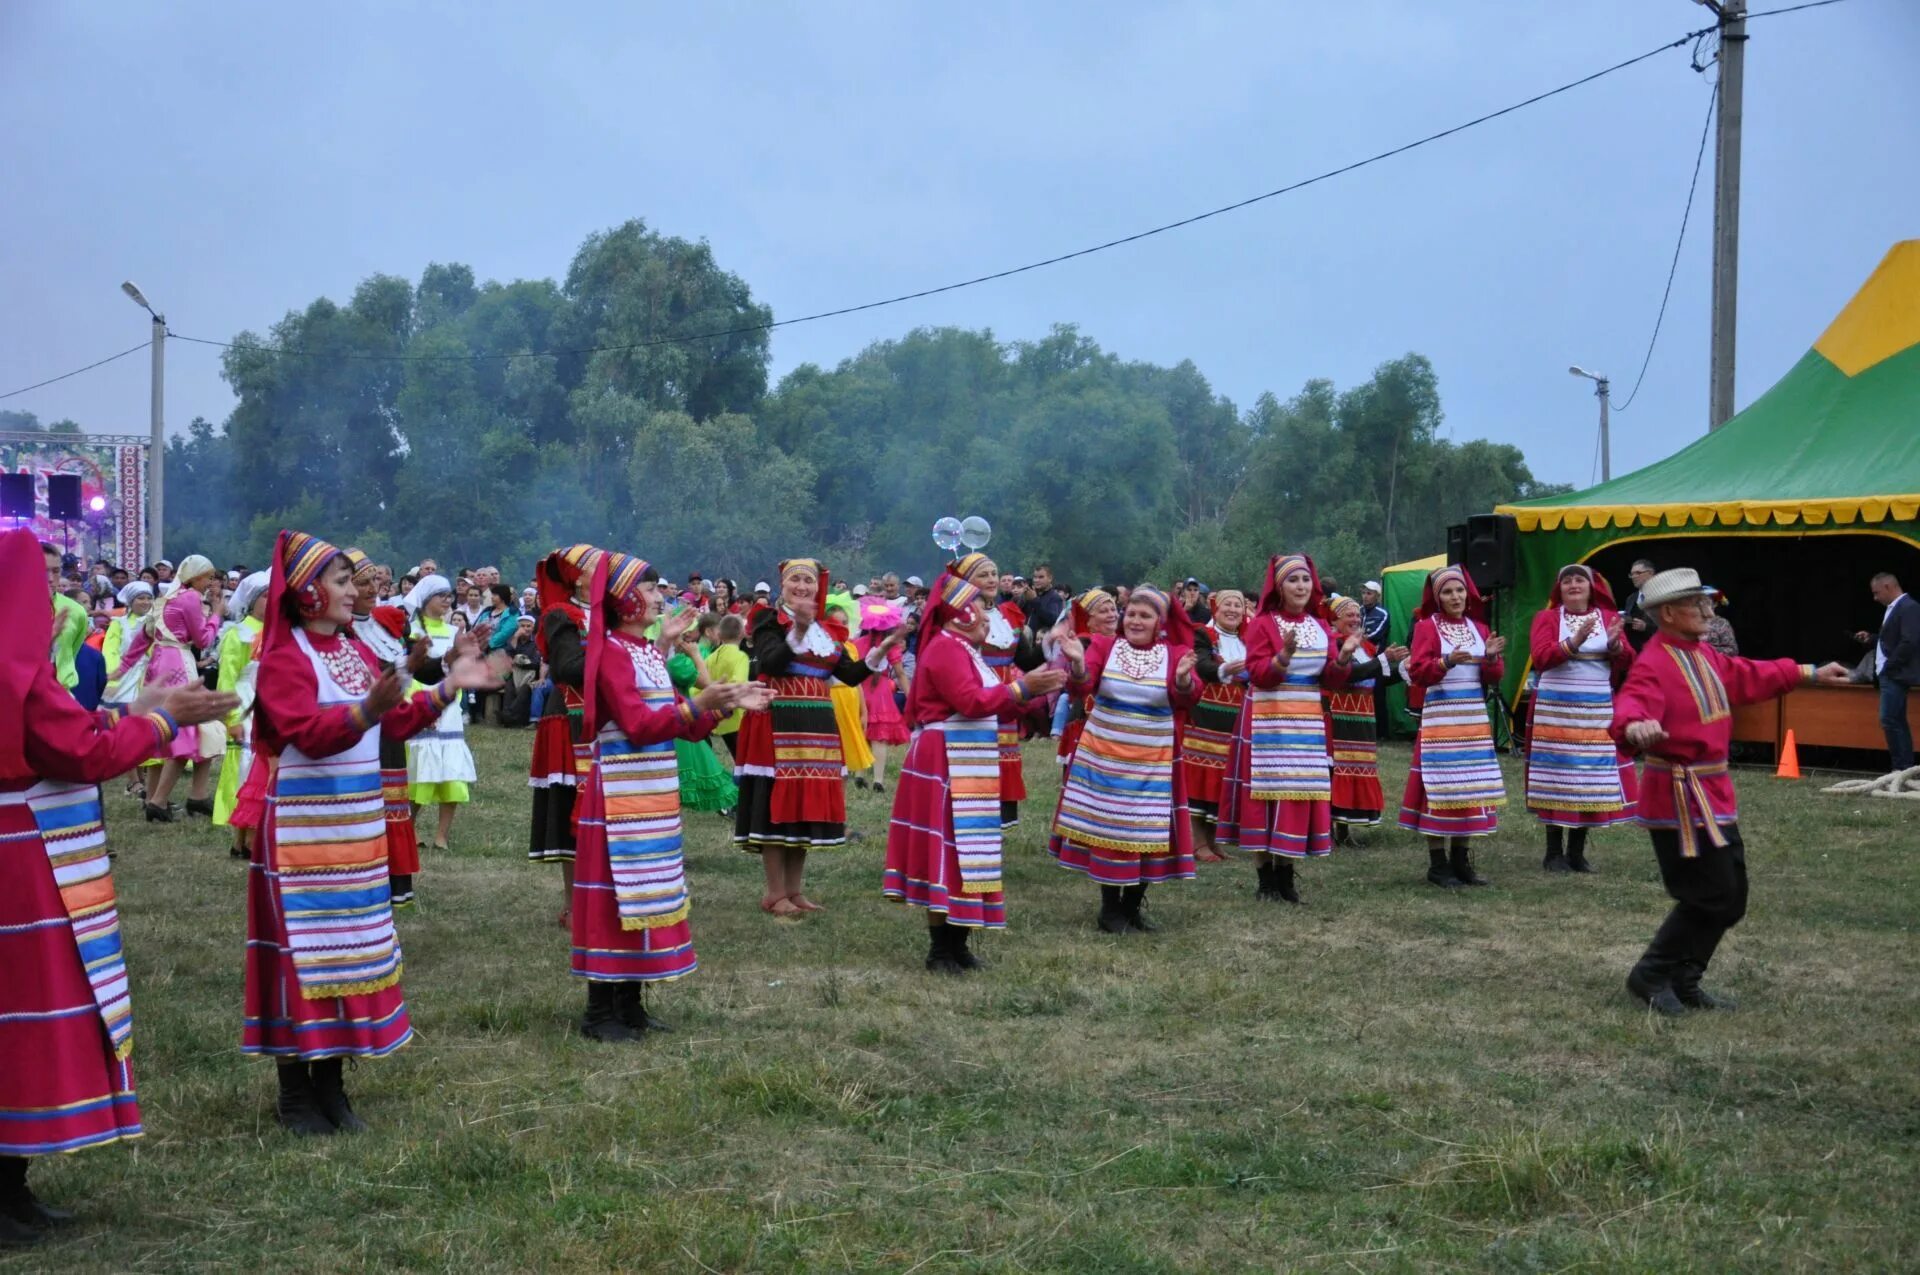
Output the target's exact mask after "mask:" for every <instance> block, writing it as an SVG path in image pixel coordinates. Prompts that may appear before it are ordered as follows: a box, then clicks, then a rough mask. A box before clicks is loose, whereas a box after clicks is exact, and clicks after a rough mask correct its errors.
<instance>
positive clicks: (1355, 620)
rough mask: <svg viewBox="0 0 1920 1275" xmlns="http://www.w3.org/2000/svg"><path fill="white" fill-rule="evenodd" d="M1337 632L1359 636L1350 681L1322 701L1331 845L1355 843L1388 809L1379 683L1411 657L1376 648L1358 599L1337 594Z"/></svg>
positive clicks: (1324, 695)
mask: <svg viewBox="0 0 1920 1275" xmlns="http://www.w3.org/2000/svg"><path fill="white" fill-rule="evenodd" d="M1328 611H1329V613H1330V614H1331V615H1332V617H1333V631H1334V632H1335V633H1337V634H1339V635H1340V639H1341V641H1342V643H1344V642H1345V640H1346V639H1347V638H1350V637H1358V638H1359V639H1360V649H1359V650H1357V651H1355V652H1354V659H1353V665H1352V667H1351V668H1349V669H1348V670H1347V684H1346V685H1345V686H1342V687H1339V688H1337V689H1336V688H1332V687H1329V688H1327V689H1326V690H1325V691H1323V693H1322V695H1321V699H1322V701H1323V702H1324V704H1325V705H1326V710H1327V742H1328V747H1329V750H1330V751H1331V752H1332V754H1333V844H1334V845H1336V846H1346V845H1352V844H1353V830H1354V829H1355V828H1373V827H1377V826H1378V825H1379V823H1380V816H1381V814H1382V813H1383V812H1384V811H1385V810H1386V808H1387V796H1386V794H1385V793H1384V792H1382V791H1381V790H1380V736H1379V733H1378V731H1377V729H1376V725H1375V720H1374V711H1373V694H1374V686H1375V683H1376V682H1377V681H1378V680H1379V679H1380V678H1381V677H1384V676H1386V675H1387V674H1388V673H1390V672H1392V670H1393V669H1395V668H1397V667H1398V666H1399V664H1400V662H1401V661H1403V660H1405V659H1406V658H1407V648H1406V647H1404V646H1390V647H1388V648H1387V649H1386V650H1384V651H1376V650H1374V649H1373V643H1371V642H1369V641H1367V639H1366V629H1365V612H1364V610H1363V609H1362V608H1361V606H1360V600H1359V599H1358V598H1339V599H1337V600H1336V601H1335V602H1334V603H1333V605H1332V606H1331V607H1329V608H1328Z"/></svg>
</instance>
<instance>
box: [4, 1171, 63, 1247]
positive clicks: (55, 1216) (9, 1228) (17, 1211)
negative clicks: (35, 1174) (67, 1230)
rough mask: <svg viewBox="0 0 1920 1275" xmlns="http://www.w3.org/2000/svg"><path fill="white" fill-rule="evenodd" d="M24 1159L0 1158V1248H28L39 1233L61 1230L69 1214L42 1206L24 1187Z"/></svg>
mask: <svg viewBox="0 0 1920 1275" xmlns="http://www.w3.org/2000/svg"><path fill="white" fill-rule="evenodd" d="M30 1164H31V1161H29V1160H28V1159H27V1157H26V1156H21V1155H7V1156H0V1244H32V1243H35V1242H36V1241H37V1240H38V1239H39V1238H40V1233H41V1232H43V1231H46V1230H48V1229H50V1228H52V1227H56V1226H65V1225H66V1224H67V1223H68V1222H71V1221H73V1214H71V1213H69V1212H68V1211H67V1210H65V1209H56V1208H54V1207H52V1206H51V1205H48V1204H44V1203H42V1202H41V1201H40V1199H39V1198H38V1197H37V1196H35V1195H34V1193H33V1188H32V1187H30V1186H28V1185H27V1168H28V1166H29V1165H30Z"/></svg>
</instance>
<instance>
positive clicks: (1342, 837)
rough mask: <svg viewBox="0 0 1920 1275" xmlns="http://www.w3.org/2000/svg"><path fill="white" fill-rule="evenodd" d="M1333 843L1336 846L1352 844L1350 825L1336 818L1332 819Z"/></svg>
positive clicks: (1351, 828)
mask: <svg viewBox="0 0 1920 1275" xmlns="http://www.w3.org/2000/svg"><path fill="white" fill-rule="evenodd" d="M1333 844H1334V845H1336V846H1350V845H1352V844H1353V827H1352V825H1350V824H1348V823H1345V822H1343V821H1341V820H1338V819H1336V820H1334V821H1333Z"/></svg>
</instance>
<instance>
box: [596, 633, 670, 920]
mask: <svg viewBox="0 0 1920 1275" xmlns="http://www.w3.org/2000/svg"><path fill="white" fill-rule="evenodd" d="M615 645H617V646H619V647H620V648H621V649H623V650H625V651H626V653H627V655H628V656H629V657H630V658H631V659H632V661H633V684H634V687H635V689H636V690H638V691H639V693H640V698H641V700H642V701H643V702H644V703H645V704H646V706H647V707H648V708H650V709H655V710H658V709H662V708H672V707H673V703H674V694H673V682H672V680H671V679H670V678H669V677H668V676H667V666H666V663H665V661H663V660H662V659H661V658H660V653H659V652H658V651H656V650H654V648H653V644H652V643H647V644H645V645H637V644H634V643H630V642H616V643H615ZM594 757H595V762H596V764H597V765H598V766H599V769H600V793H601V798H602V803H603V806H604V809H605V812H606V834H607V866H608V874H609V875H610V876H611V877H612V878H613V893H614V898H615V899H616V900H617V901H618V904H619V908H620V928H621V929H623V930H651V929H657V928H659V927H661V926H665V925H673V924H674V923H676V922H679V921H684V920H686V919H687V913H688V911H689V909H690V907H691V900H690V899H689V897H688V895H687V869H686V859H685V856H684V853H683V849H684V848H683V845H682V838H681V825H680V764H679V760H678V755H677V754H676V753H675V752H674V750H673V741H672V740H671V739H667V740H662V741H661V742H660V743H657V744H635V743H634V742H632V741H631V740H629V739H628V738H627V737H626V735H625V734H624V733H623V732H622V731H621V730H620V727H619V726H618V725H617V724H615V723H614V722H613V721H611V720H609V721H607V722H606V723H604V724H603V725H602V726H601V727H600V731H599V735H598V737H597V738H596V739H595V741H594Z"/></svg>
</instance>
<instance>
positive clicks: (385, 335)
mask: <svg viewBox="0 0 1920 1275" xmlns="http://www.w3.org/2000/svg"><path fill="white" fill-rule="evenodd" d="M773 318H774V316H773V314H772V311H771V310H770V309H768V308H767V307H766V306H764V305H761V304H759V303H757V302H756V301H754V299H753V296H752V293H751V290H750V289H749V288H748V286H747V284H746V282H745V281H744V280H742V279H740V278H739V277H738V276H736V275H734V274H731V273H729V272H728V271H726V270H724V269H723V268H722V267H721V266H720V265H719V264H718V263H717V262H716V261H715V259H714V256H713V252H712V250H711V249H710V248H709V247H708V245H706V244H705V243H694V242H689V241H687V240H684V239H678V238H672V237H668V236H663V235H661V234H659V233H657V232H655V231H653V230H650V229H649V228H648V227H647V226H646V225H645V224H644V223H642V222H640V221H637V220H635V221H630V222H627V223H626V224H624V225H622V226H619V227H616V228H614V229H612V230H609V231H606V232H604V233H600V234H595V235H592V236H590V237H589V238H588V239H587V240H586V242H585V243H583V244H582V245H581V247H580V249H579V251H578V252H577V253H576V254H575V256H574V259H573V262H572V265H571V266H570V267H569V268H568V270H567V274H566V277H565V279H564V280H562V281H560V282H557V283H556V282H554V281H553V280H546V279H542V280H518V281H515V282H513V283H508V284H501V283H495V282H487V283H478V282H476V280H475V277H474V273H473V271H472V269H471V268H469V267H467V266H465V265H458V264H441V263H434V264H430V265H428V266H427V267H426V269H425V270H424V271H422V272H421V275H420V280H419V282H418V284H417V285H416V284H412V283H409V282H408V281H407V280H405V279H402V278H399V277H396V276H392V275H375V276H373V277H371V278H369V279H366V280H365V281H363V282H362V283H361V284H360V286H359V287H358V288H357V289H356V290H355V291H354V294H353V296H352V298H351V299H350V300H349V301H348V302H347V303H346V304H345V305H340V304H338V303H336V302H334V301H331V300H328V299H325V298H321V299H319V300H316V301H313V302H311V303H310V304H308V305H307V306H306V308H305V309H303V310H298V311H293V312H290V313H288V314H287V315H286V317H285V318H283V319H282V320H281V321H280V322H278V323H276V324H275V325H274V326H273V327H272V328H271V329H270V330H269V331H267V332H265V333H253V332H243V333H240V334H239V335H237V336H236V337H235V338H234V342H235V345H236V346H240V347H245V346H266V347H271V350H269V349H246V348H236V349H230V350H227V351H225V352H224V355H223V358H224V375H225V377H226V379H227V381H228V382H229V384H231V385H232V387H233V389H234V392H235V394H236V395H237V396H238V398H239V403H238V405H237V406H236V407H235V408H234V410H233V412H232V413H231V415H229V416H228V418H227V420H226V421H225V422H224V423H223V424H221V425H214V424H212V423H211V422H208V421H206V420H203V419H198V418H196V419H195V420H194V421H193V423H192V425H191V426H190V428H189V429H188V431H187V433H186V435H185V436H184V437H176V438H174V439H173V440H171V441H170V443H169V445H168V449H167V482H168V493H167V496H168V498H167V513H168V527H167V542H168V544H169V546H178V547H179V548H180V550H181V551H182V552H186V551H194V552H201V553H207V554H209V555H211V556H212V557H213V558H214V559H215V560H216V561H223V562H224V561H247V562H260V561H264V560H265V558H266V556H267V552H268V548H269V546H270V544H271V542H272V537H273V535H274V533H275V532H276V531H277V530H278V529H279V528H281V527H283V526H289V527H299V528H303V529H307V530H311V531H313V532H315V533H316V534H320V535H324V536H326V537H327V538H328V539H331V540H334V541H336V542H337V543H342V544H346V543H352V544H358V545H361V546H362V547H364V548H366V549H367V550H368V552H369V553H371V554H373V555H374V557H376V558H377V559H381V560H385V561H390V562H392V563H394V564H396V565H397V566H402V565H405V564H410V563H412V562H415V561H418V560H419V559H420V558H421V557H423V556H427V555H432V556H434V557H436V558H438V560H439V561H440V562H441V564H442V565H443V566H447V567H452V566H458V565H479V564H481V563H495V564H499V565H501V566H502V567H503V568H504V569H506V570H507V571H508V573H509V574H510V575H512V576H515V577H524V576H525V574H526V569H527V564H529V563H531V562H532V560H533V559H534V558H535V557H537V556H538V555H540V554H543V553H545V552H546V551H548V550H549V549H551V548H552V547H553V546H554V545H556V544H567V543H572V542H574V541H578V540H587V541H593V542H596V543H600V544H604V545H607V546H610V547H618V548H625V549H631V550H633V551H635V552H638V553H640V554H643V555H644V556H646V557H648V558H650V559H651V560H653V561H654V562H656V563H658V564H659V565H660V566H661V568H662V570H663V572H664V573H666V574H667V575H668V576H669V577H675V576H680V575H683V574H684V573H685V572H687V571H689V570H693V569H700V570H704V571H706V572H708V573H710V574H715V573H717V574H721V575H731V576H734V577H736V578H739V579H742V580H752V579H757V578H762V577H767V576H770V575H771V574H772V572H773V564H774V563H775V561H777V560H778V559H779V558H781V557H786V556H792V555H797V554H810V555H819V556H823V557H824V558H825V559H826V560H827V562H828V564H829V566H830V567H831V568H832V570H833V571H834V572H835V573H836V574H837V575H840V576H842V577H843V578H855V577H859V578H864V577H865V576H866V575H868V574H871V573H873V572H877V571H880V570H885V569H894V570H899V571H901V572H902V573H905V572H908V571H919V572H921V573H922V574H925V573H926V572H928V571H929V570H931V569H933V568H934V567H936V566H937V565H938V561H939V551H938V550H937V549H935V548H934V546H933V544H932V541H931V540H930V538H929V535H928V531H929V528H930V527H931V525H932V523H933V521H934V519H935V518H937V517H939V516H941V515H943V514H953V515H956V516H958V515H965V514H972V513H978V514H981V515H982V516H984V517H986V518H987V519H988V520H989V521H990V522H992V524H993V527H994V538H993V545H992V547H991V551H992V552H994V553H995V554H996V555H998V556H1000V558H1001V561H1002V562H1004V563H1006V564H1008V566H1009V567H1010V568H1018V569H1022V570H1024V569H1026V568H1028V567H1030V566H1031V565H1032V564H1034V563H1036V562H1040V561H1048V562H1051V563H1052V564H1053V566H1054V569H1055V573H1056V575H1057V576H1059V577H1060V578H1061V579H1063V580H1066V581H1069V582H1071V583H1074V584H1076V585H1084V584H1091V583H1095V582H1107V583H1130V582H1132V581H1135V580H1137V579H1144V578H1156V579H1165V578H1167V577H1169V576H1185V575H1188V574H1193V575H1197V576H1200V577H1201V578H1202V579H1205V580H1207V581H1208V582H1209V583H1219V584H1228V583H1233V584H1239V585H1242V586H1243V587H1253V586H1255V585H1257V584H1258V582H1259V578H1260V571H1261V568H1262V566H1263V564H1264V563H1265V561H1266V558H1267V556H1268V555H1269V554H1271V553H1273V552H1275V551H1276V550H1279V549H1282V548H1285V549H1288V550H1304V551H1306V552H1308V553H1311V554H1313V555H1314V557H1315V559H1316V560H1317V561H1318V562H1319V563H1320V564H1321V566H1322V568H1323V569H1324V570H1329V571H1333V572H1336V573H1338V575H1339V576H1340V578H1341V580H1342V581H1344V582H1346V583H1348V584H1352V583H1355V582H1357V581H1358V580H1359V579H1361V578H1363V577H1364V576H1366V575H1369V574H1372V573H1373V572H1375V571H1376V570H1378V568H1379V567H1380V566H1381V565H1382V564H1384V563H1387V562H1392V561H1397V560H1399V559H1401V558H1405V557H1411V556H1415V555H1418V554H1424V553H1430V552H1434V551H1436V550H1437V549H1439V548H1441V547H1442V546H1443V545H1444V534H1445V528H1446V526H1447V525H1448V524H1449V523H1453V522H1459V521H1461V520H1463V519H1464V518H1465V517H1466V515H1468V514H1469V513H1478V512H1484V511H1485V510H1487V509H1490V508H1491V507H1492V506H1493V505H1494V504H1496V503H1499V502H1501V501H1506V500H1513V499H1519V498H1525V497H1527V496H1531V495H1539V494H1545V493H1546V492H1548V491H1551V490H1558V489H1556V488H1549V487H1546V486H1543V485H1540V484H1537V483H1535V482H1534V480H1533V477H1532V475H1531V473H1530V472H1529V471H1528V469H1527V465H1526V461H1525V458H1524V457H1523V456H1522V455H1521V453H1520V451H1519V450H1518V449H1517V448H1514V447H1511V446H1507V445H1504V444H1495V443H1489V442H1485V441H1477V440H1476V441H1472V442H1465V443H1456V442H1453V441H1451V440H1449V439H1445V438H1442V437H1440V432H1441V425H1442V421H1443V416H1442V413H1441V408H1440V394H1439V386H1438V381H1437V378H1436V377H1435V375H1434V371H1433V368H1432V366H1431V365H1430V364H1429V363H1428V362H1427V360H1426V359H1425V358H1423V357H1422V356H1420V355H1418V354H1408V355H1405V356H1403V357H1401V358H1397V359H1393V360H1391V361H1389V362H1386V363H1383V364H1382V365H1381V366H1380V367H1379V368H1378V369H1377V370H1376V371H1375V373H1374V375H1373V377H1372V379H1370V380H1369V381H1367V382H1366V383H1364V384H1361V385H1356V386H1353V387H1351V388H1349V389H1346V390H1344V391H1342V390H1336V388H1335V387H1334V386H1333V385H1332V384H1331V383H1330V382H1327V381H1323V380H1315V381H1311V382H1309V383H1308V384H1307V385H1306V386H1305V387H1304V388H1302V389H1301V390H1300V391H1299V393H1297V394H1296V395H1294V396H1293V397H1292V398H1290V399H1288V400H1286V401H1284V402H1283V401H1281V400H1279V399H1278V398H1276V397H1275V396H1274V395H1272V394H1264V395H1262V396H1261V397H1260V399H1259V400H1258V401H1257V402H1255V403H1254V404H1253V405H1252V407H1251V408H1249V409H1246V410H1244V411H1242V410H1240V409H1239V408H1237V407H1236V406H1235V405H1234V404H1233V403H1232V402H1230V401H1229V400H1227V399H1226V398H1224V397H1221V396H1219V395H1216V394H1215V393H1214V392H1213V390H1212V388H1211V387H1210V386H1209V384H1208V383H1207V379H1206V377H1205V376H1204V375H1203V374H1202V373H1201V372H1200V370H1199V369H1198V368H1197V367H1195V366H1194V364H1193V363H1192V362H1191V361H1188V362H1183V363H1181V364H1180V365H1178V366H1177V367H1160V366H1155V365H1153V364H1148V363H1140V362H1127V361H1125V360H1122V359H1120V358H1118V357H1116V356H1115V355H1112V354H1109V353H1107V352H1105V351H1103V350H1101V348H1100V347H1099V346H1098V345H1097V344H1096V343H1095V342H1094V341H1093V340H1092V339H1091V338H1090V337H1088V336H1086V335H1085V334H1083V333H1081V332H1080V331H1078V330H1077V329H1075V328H1073V327H1070V326H1060V327H1056V328H1055V329H1054V330H1053V331H1052V332H1050V333H1049V334H1048V335H1046V336H1045V337H1043V338H1041V339H1039V340H1034V341H1016V342H1002V341H999V340H997V339H995V337H994V336H993V334H992V333H991V332H990V331H965V330H960V329H954V328H919V329H915V330H913V331H911V332H908V333H907V334H906V335H905V336H902V337H900V338H898V339H897V340H890V341H881V342H877V343H875V344H873V345H871V346H869V347H867V348H866V349H865V350H862V351H860V352H859V353H858V354H856V355H854V356H853V357H851V358H849V359H847V360H845V361H844V362H842V363H841V364H840V365H839V366H838V367H836V368H832V369H824V368H820V367H817V366H814V365H811V364H807V365H802V366H801V367H798V368H796V369H795V370H794V371H793V372H791V373H790V374H788V375H787V376H786V377H785V378H783V379H782V380H781V381H780V383H779V384H778V385H777V386H773V387H771V388H770V387H769V386H768V384H767V365H768V339H767V333H766V332H765V331H764V330H759V331H746V332H739V331H735V332H734V334H733V335H729V336H724V337H700V339H695V340H674V339H673V338H685V337H692V336H696V335H697V334H704V333H713V332H721V331H729V330H736V329H741V328H753V327H755V326H756V325H761V324H765V323H768V322H771V321H772V319H773ZM609 346H626V347H631V348H625V349H604V348H600V347H609ZM596 348H597V349H599V352H597V353H561V354H554V355H542V356H539V357H533V358H505V357H500V356H504V355H513V354H523V353H526V352H528V351H536V350H558V351H585V350H588V349H596ZM273 350H286V351H298V353H276V352H272V351H273ZM391 356H406V358H404V359H397V358H394V357H391ZM476 356H477V357H476ZM176 556H177V555H176Z"/></svg>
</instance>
